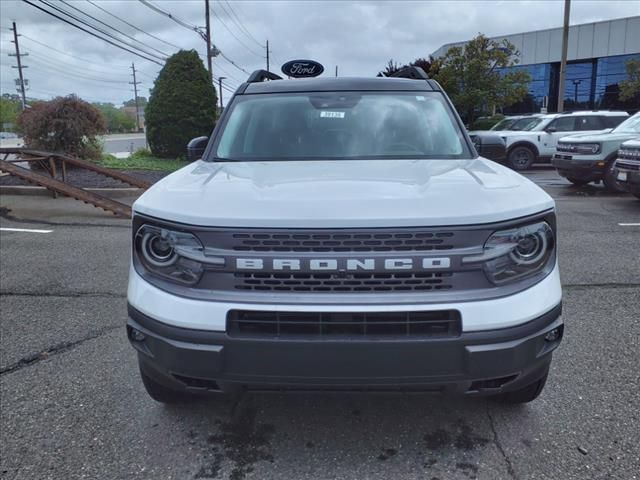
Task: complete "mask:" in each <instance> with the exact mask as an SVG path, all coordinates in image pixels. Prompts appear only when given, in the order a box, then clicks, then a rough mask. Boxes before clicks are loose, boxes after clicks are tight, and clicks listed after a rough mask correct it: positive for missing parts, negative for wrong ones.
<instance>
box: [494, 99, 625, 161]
mask: <svg viewBox="0 0 640 480" xmlns="http://www.w3.org/2000/svg"><path fill="white" fill-rule="evenodd" d="M628 117H629V114H628V113H627V112H615V111H583V112H571V113H554V114H548V115H541V116H540V117H538V118H535V119H533V120H532V124H531V125H530V126H529V128H528V129H527V130H525V131H503V132H496V133H498V134H499V135H500V136H501V137H502V139H503V140H504V141H505V145H506V148H507V153H506V155H507V157H506V160H507V163H508V164H509V165H510V166H511V167H512V168H514V169H516V170H526V169H528V168H530V167H531V165H532V164H533V163H535V162H541V161H548V160H550V159H551V157H552V156H553V154H554V153H555V152H556V145H557V144H558V140H559V139H560V138H562V137H566V136H568V135H571V134H573V133H583V134H584V133H599V132H602V131H604V130H607V129H611V128H615V127H617V126H618V125H619V124H620V123H622V122H623V121H624V120H625V119H626V118H628Z"/></svg>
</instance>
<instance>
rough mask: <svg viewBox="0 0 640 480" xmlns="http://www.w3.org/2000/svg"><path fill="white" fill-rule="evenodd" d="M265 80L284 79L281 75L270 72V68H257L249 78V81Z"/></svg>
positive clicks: (258, 81)
mask: <svg viewBox="0 0 640 480" xmlns="http://www.w3.org/2000/svg"><path fill="white" fill-rule="evenodd" d="M265 80H282V77H281V76H280V75H276V74H275V73H272V72H269V71H268V70H256V71H254V72H253V73H252V74H251V75H249V78H248V79H247V83H260V82H264V81H265Z"/></svg>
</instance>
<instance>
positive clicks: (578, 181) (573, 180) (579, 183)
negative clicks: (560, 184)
mask: <svg viewBox="0 0 640 480" xmlns="http://www.w3.org/2000/svg"><path fill="white" fill-rule="evenodd" d="M566 178H567V180H569V181H570V182H571V183H573V184H574V185H575V186H576V187H582V186H583V185H586V184H587V183H589V180H582V179H580V178H573V177H566Z"/></svg>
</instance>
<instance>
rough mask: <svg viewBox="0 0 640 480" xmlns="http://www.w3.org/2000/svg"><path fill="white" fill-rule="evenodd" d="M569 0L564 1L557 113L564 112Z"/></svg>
mask: <svg viewBox="0 0 640 480" xmlns="http://www.w3.org/2000/svg"><path fill="white" fill-rule="evenodd" d="M570 11H571V0H564V23H563V25H562V57H561V58H560V79H559V82H558V112H562V111H563V110H564V79H565V76H566V73H567V50H568V48H569V13H570Z"/></svg>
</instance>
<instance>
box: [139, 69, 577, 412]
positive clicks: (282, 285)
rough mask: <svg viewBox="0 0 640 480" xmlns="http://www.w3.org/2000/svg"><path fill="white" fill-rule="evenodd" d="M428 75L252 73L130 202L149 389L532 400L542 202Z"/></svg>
mask: <svg viewBox="0 0 640 480" xmlns="http://www.w3.org/2000/svg"><path fill="white" fill-rule="evenodd" d="M300 63H302V61H301V62H300ZM307 63H308V62H307ZM412 71H414V69H409V73H411V72H412ZM422 75H423V76H424V77H425V78H423V79H422V80H415V79H412V80H411V79H407V78H343V77H341V78H324V79H322V78H320V79H307V80H282V79H278V78H279V77H276V76H275V75H274V74H272V73H269V72H264V71H258V72H256V73H254V74H253V75H252V76H251V77H250V78H249V80H248V81H247V82H246V83H244V84H242V85H241V86H240V87H239V89H238V91H237V92H236V93H235V94H234V96H233V97H232V99H231V101H230V102H229V104H228V105H227V107H226V108H225V110H224V112H223V114H222V117H221V118H220V120H219V121H218V124H217V126H216V127H215V130H214V132H213V134H212V136H211V138H210V139H207V138H206V137H203V138H198V139H194V140H193V141H192V142H190V147H189V151H190V152H192V153H191V154H190V157H192V158H193V157H194V156H196V157H197V158H198V160H197V161H195V162H194V163H193V164H191V165H188V166H186V167H184V168H182V169H181V170H178V171H177V172H174V173H173V174H171V175H169V176H168V177H165V178H164V179H162V180H161V181H160V182H158V183H156V184H155V185H154V186H153V187H152V188H150V189H149V190H147V191H146V192H145V193H144V194H143V195H142V196H141V197H140V198H139V199H138V200H137V201H136V202H135V204H134V206H133V238H132V243H133V255H132V263H131V270H130V276H129V290H128V301H129V319H128V322H127V332H128V337H129V340H130V341H131V344H132V345H133V347H134V348H135V349H136V350H137V352H138V359H139V364H140V371H141V374H142V380H143V382H144V385H145V387H146V388H147V391H148V393H149V394H150V396H151V397H152V398H154V399H156V400H158V401H160V402H177V401H183V400H185V399H189V398H191V395H193V394H194V393H198V392H202V393H205V392H210V393H214V394H224V393H233V392H237V391H238V390H240V389H245V388H247V389H254V388H255V389H286V388H292V389H300V388H302V389H313V390H317V389H335V390H344V389H356V390H362V389H365V390H388V389H400V390H405V389H406V390H412V391H415V390H426V391H438V392H459V393H461V394H465V395H497V396H498V397H499V398H501V399H503V400H505V401H507V402H515V403H520V402H528V401H531V400H533V399H534V398H536V397H537V396H538V395H539V394H540V392H541V391H542V388H543V386H544V384H545V381H546V378H547V373H548V371H549V364H550V362H551V358H552V352H553V351H554V350H555V349H556V348H557V347H558V345H559V344H560V342H561V340H562V336H563V328H564V327H563V321H562V317H561V315H560V314H561V301H562V290H561V286H560V276H559V270H558V262H557V252H556V241H555V240H556V218H555V205H554V201H553V199H552V198H551V197H549V195H548V194H547V193H545V192H544V191H543V190H542V189H540V188H539V187H538V186H536V185H535V184H533V183H532V182H531V181H529V180H528V179H526V178H524V177H522V176H521V175H518V174H517V173H516V172H513V171H512V170H510V169H509V168H507V167H504V166H502V165H498V164H497V163H494V162H492V161H489V160H486V159H484V158H482V157H480V156H479V155H478V153H477V152H476V150H475V148H474V146H473V144H472V143H471V141H470V140H469V137H468V136H467V134H466V132H465V131H464V127H463V124H462V122H461V121H460V118H459V117H458V115H457V113H456V112H455V110H454V109H453V106H452V104H451V102H450V101H449V99H448V98H447V96H446V94H445V93H444V91H442V89H441V87H440V85H438V83H436V82H434V81H433V80H429V79H427V78H426V75H425V74H424V72H422ZM263 78H270V79H277V81H269V82H262V81H261V80H262V79H263ZM207 143H208V145H207ZM204 145H207V147H206V150H204V152H202V151H201V149H202V148H203V147H204ZM480 147H483V144H482V142H480ZM199 150H200V154H199V155H198V154H197V153H196V152H197V151H199ZM200 157H201V158H200Z"/></svg>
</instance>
